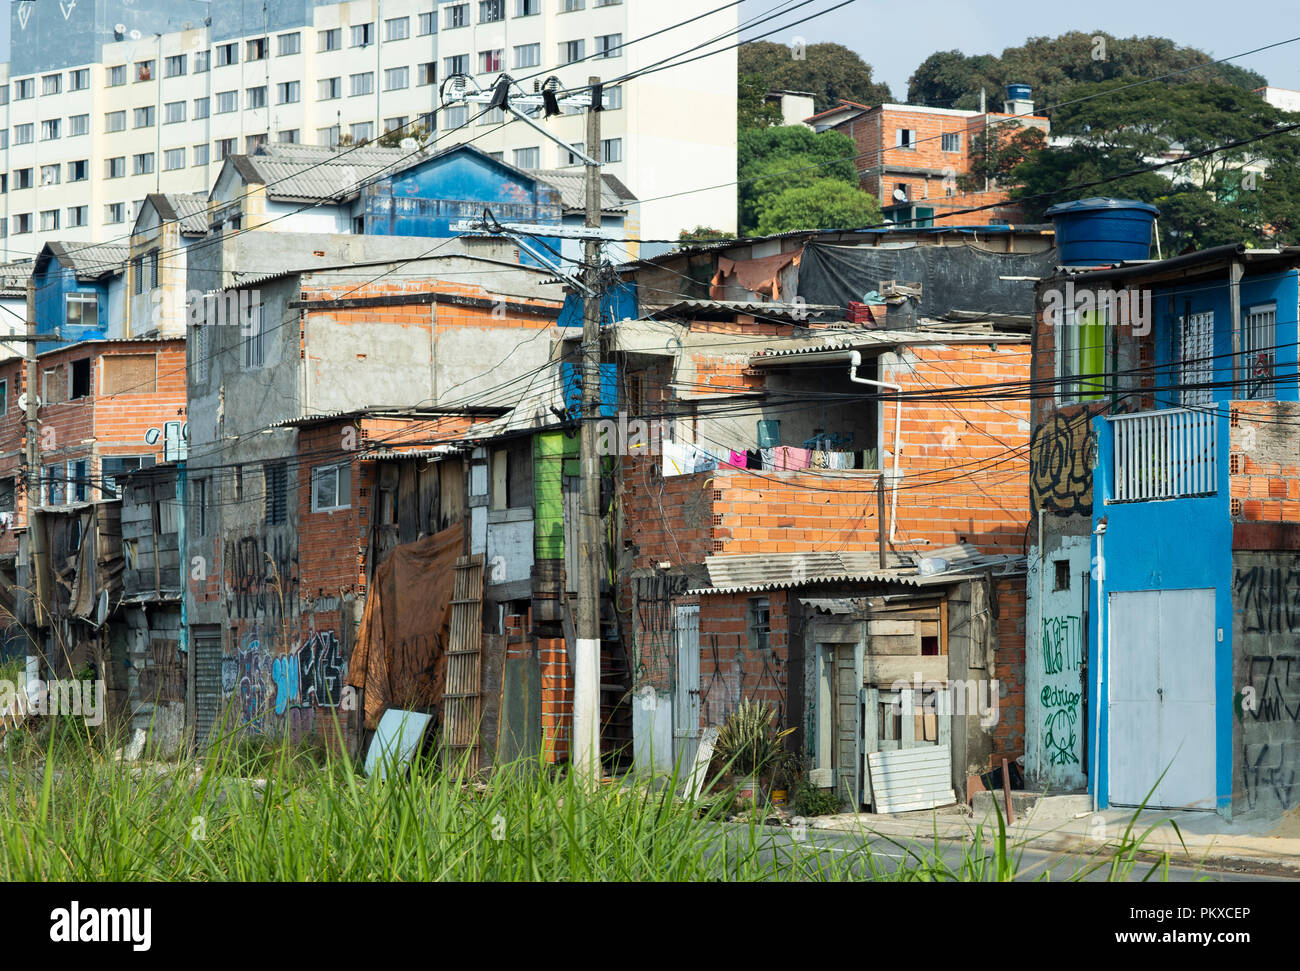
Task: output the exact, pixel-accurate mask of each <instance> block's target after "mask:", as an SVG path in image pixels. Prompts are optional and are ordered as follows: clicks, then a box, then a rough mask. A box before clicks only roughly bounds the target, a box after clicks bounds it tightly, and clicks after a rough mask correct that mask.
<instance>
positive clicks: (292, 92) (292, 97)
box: [275, 81, 302, 105]
mask: <svg viewBox="0 0 1300 971" xmlns="http://www.w3.org/2000/svg"><path fill="white" fill-rule="evenodd" d="M301 100H302V83H301V82H300V81H283V82H281V83H280V84H277V85H276V86H275V103H276V104H281V105H291V104H297V103H298V102H299V101H301Z"/></svg>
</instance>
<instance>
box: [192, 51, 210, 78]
mask: <svg viewBox="0 0 1300 971" xmlns="http://www.w3.org/2000/svg"><path fill="white" fill-rule="evenodd" d="M211 64H212V52H211V51H195V52H194V73H195V74H206V73H207V70H208V67H209V66H210V65H211Z"/></svg>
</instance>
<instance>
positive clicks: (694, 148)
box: [0, 0, 736, 260]
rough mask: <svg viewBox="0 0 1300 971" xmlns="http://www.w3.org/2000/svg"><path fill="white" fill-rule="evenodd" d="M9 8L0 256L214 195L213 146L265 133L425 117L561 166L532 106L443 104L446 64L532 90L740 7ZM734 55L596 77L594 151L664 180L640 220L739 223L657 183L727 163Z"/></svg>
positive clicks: (349, 134) (719, 26)
mask: <svg viewBox="0 0 1300 971" xmlns="http://www.w3.org/2000/svg"><path fill="white" fill-rule="evenodd" d="M11 7H12V10H11V32H12V36H13V44H12V57H11V60H10V62H9V63H8V64H7V65H3V66H0V216H2V217H3V219H2V221H0V250H2V255H0V258H2V259H6V260H11V259H12V260H17V259H24V258H31V257H32V256H34V255H35V254H36V253H38V252H39V251H40V248H41V246H42V245H43V244H44V243H45V242H46V241H47V240H49V239H51V238H57V239H60V240H66V241H69V242H103V241H109V240H114V239H119V238H120V237H125V236H126V235H127V234H129V232H130V229H131V223H132V221H133V220H134V218H135V216H136V214H137V212H138V210H139V208H140V206H141V205H142V203H143V200H144V199H145V197H146V196H147V195H148V194H150V193H201V194H206V193H207V192H208V190H209V189H210V187H211V185H212V183H213V180H214V179H215V177H216V175H217V173H218V172H219V170H220V168H221V163H222V161H223V160H224V159H225V158H226V157H227V156H229V155H234V154H249V153H252V152H254V151H256V150H257V148H258V147H259V146H260V145H263V144H266V143H267V142H279V143H303V144H317V145H327V146H335V145H338V144H339V143H340V142H341V141H342V142H347V141H349V140H350V141H354V142H355V141H362V140H370V139H374V138H377V137H380V136H382V135H383V134H384V133H385V132H386V131H391V130H394V129H406V126H411V128H414V127H415V126H416V125H418V124H423V125H425V126H426V127H427V128H430V129H431V130H436V132H437V134H438V137H439V138H440V142H439V147H445V146H446V145H450V144H454V143H456V142H461V141H469V140H471V139H473V140H474V143H475V144H476V145H477V146H478V147H479V148H481V149H483V150H484V151H485V152H487V153H489V154H491V155H493V156H495V157H498V158H500V159H502V160H504V161H507V162H510V163H511V164H514V165H516V166H518V167H520V168H527V169H531V168H548V169H553V168H557V167H565V166H569V165H572V164H574V162H575V161H576V159H575V158H574V157H573V156H572V155H571V154H570V153H569V152H568V151H567V150H564V149H561V148H560V147H559V146H558V145H556V144H555V143H554V142H553V141H551V140H549V139H547V138H546V137H544V136H543V135H542V134H541V133H540V132H539V131H537V130H536V129H534V128H532V127H530V126H528V125H525V124H521V123H513V124H509V125H503V124H502V122H503V120H504V119H503V117H502V116H501V113H500V111H495V112H489V113H487V114H483V116H482V117H481V118H480V117H478V116H479V115H480V114H482V108H481V107H479V106H478V105H466V104H459V105H453V106H450V107H448V108H446V109H445V110H443V111H440V110H439V108H440V101H439V98H440V96H439V88H440V85H441V82H442V81H443V80H444V79H445V78H446V77H447V75H448V74H453V73H461V74H466V75H469V76H471V77H473V78H474V79H475V82H474V83H476V84H477V85H479V86H480V87H482V88H489V87H490V86H491V84H492V82H493V81H494V80H495V79H496V78H497V77H498V76H499V75H500V74H501V73H503V72H507V73H510V74H511V75H512V76H513V77H515V78H516V79H519V80H520V81H521V82H522V83H521V87H523V88H524V89H525V90H531V89H532V87H533V83H532V82H533V81H534V80H536V81H538V82H541V81H543V80H545V79H546V78H548V77H551V76H555V77H556V78H558V80H559V82H560V84H561V85H562V86H564V87H565V88H569V87H577V86H581V85H584V84H585V83H586V82H587V79H588V77H590V76H600V77H601V78H602V79H605V80H609V81H615V80H617V79H618V78H619V77H621V76H623V75H627V74H630V73H632V72H636V71H638V70H641V69H645V68H648V67H650V66H652V65H655V64H657V63H658V62H659V61H661V60H663V59H664V58H667V57H669V56H671V55H673V54H677V53H679V52H683V51H686V50H687V49H688V48H691V47H694V46H695V45H697V44H699V43H700V42H701V39H702V38H703V39H707V38H713V37H718V38H719V40H718V44H717V45H716V46H718V47H724V46H726V45H727V43H729V42H730V41H731V40H732V38H731V37H730V35H729V34H728V32H729V31H731V30H734V29H735V26H736V12H735V10H734V9H732V10H731V11H729V12H723V13H718V14H712V15H709V16H708V17H705V18H702V19H700V20H696V21H695V22H694V23H692V24H691V25H689V27H683V28H679V29H669V30H666V31H665V32H664V33H663V34H661V35H658V36H655V37H652V38H651V37H648V36H647V35H650V34H652V33H654V32H656V31H659V30H662V29H664V28H669V27H671V26H672V25H674V24H678V23H680V22H682V21H685V20H687V19H689V18H691V17H693V16H696V15H697V13H698V11H697V10H696V9H694V6H693V5H692V4H691V3H689V2H688V0H668V2H662V3H657V4H641V3H632V2H624V0H474V2H461V3H447V2H442V3H434V0H386V2H385V0H352V2H341V3H332V2H326V3H317V4H304V3H299V4H283V5H273V6H265V7H263V6H262V5H246V4H242V3H237V2H235V0H212V2H211V3H195V2H190V3H180V4H176V3H172V4H162V3H157V2H151V0H87V2H85V3H82V4H76V5H69V6H64V5H59V4H50V5H38V4H35V3H32V2H30V0H24V2H20V3H15V4H12V5H11ZM642 38H645V40H641V39H642ZM634 42H635V43H634ZM735 58H736V55H735V52H734V50H732V51H726V52H723V53H719V54H717V55H716V56H711V57H707V58H704V59H701V60H698V61H695V62H693V63H691V64H688V65H685V66H682V67H674V68H671V69H668V70H660V71H656V72H655V73H653V74H649V75H647V76H646V77H644V78H643V79H638V80H636V82H635V83H628V84H612V85H610V86H609V87H608V88H606V89H605V92H604V104H605V107H606V108H607V109H608V110H607V111H605V112H604V113H603V114H602V116H601V122H602V136H603V138H602V144H603V154H604V158H605V161H606V162H607V163H608V168H607V172H608V173H609V174H611V175H613V176H615V177H617V178H618V179H619V180H621V181H622V182H623V183H624V184H625V185H627V186H628V187H629V188H630V189H631V191H632V193H634V194H635V195H636V196H638V197H640V198H652V199H656V200H657V201H655V202H652V203H651V204H650V205H648V206H646V207H645V209H644V211H643V214H642V221H643V226H642V232H643V234H644V235H645V236H647V237H650V238H665V239H667V238H674V237H675V236H676V235H677V233H678V232H679V230H680V229H682V228H684V227H690V226H695V225H697V224H699V223H707V224H709V225H713V226H717V227H719V228H722V229H725V230H728V231H734V229H735V205H734V191H733V190H731V189H726V188H724V189H717V190H713V191H711V192H699V193H691V194H689V195H685V196H675V197H674V198H671V199H664V198H660V197H663V196H666V195H673V194H676V193H681V192H683V191H684V190H690V189H695V188H697V187H701V186H712V185H720V184H724V183H729V182H732V181H734V179H735V106H736V97H735V70H736V64H735ZM472 87H473V85H471V88H472ZM687 105H689V109H690V110H686V106H687ZM471 118H472V119H473V123H472V124H468V125H465V126H464V127H463V128H461V127H460V126H462V125H464V123H465V122H466V121H467V120H469V119H471ZM546 125H547V127H548V128H549V129H550V130H551V131H553V132H554V133H555V134H556V136H558V137H559V138H560V139H561V140H562V141H563V142H564V143H566V144H570V145H572V144H577V143H580V142H581V141H582V140H583V138H584V130H585V129H584V121H583V118H582V116H581V112H580V111H573V112H572V113H571V114H570V115H568V116H566V115H561V116H559V117H555V118H552V119H550V120H549V121H547V122H546ZM457 128H460V130H459V131H456V132H455V133H452V130H453V129H457ZM406 130H410V129H406ZM575 171H577V170H576V169H575Z"/></svg>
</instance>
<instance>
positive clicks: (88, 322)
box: [63, 293, 99, 397]
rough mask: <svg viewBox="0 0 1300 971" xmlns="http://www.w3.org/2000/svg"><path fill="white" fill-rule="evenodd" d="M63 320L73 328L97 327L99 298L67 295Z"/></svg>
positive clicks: (83, 294)
mask: <svg viewBox="0 0 1300 971" xmlns="http://www.w3.org/2000/svg"><path fill="white" fill-rule="evenodd" d="M63 319H64V321H65V322H66V323H68V324H70V325H72V326H74V327H98V326H99V297H98V296H97V295H96V294H93V293H69V294H68V295H67V296H66V298H65V300H64V318H63ZM73 397H77V395H75V394H74V395H73Z"/></svg>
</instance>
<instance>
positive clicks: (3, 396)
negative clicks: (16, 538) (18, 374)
mask: <svg viewBox="0 0 1300 971" xmlns="http://www.w3.org/2000/svg"><path fill="white" fill-rule="evenodd" d="M7 414H9V381H8V379H7V378H0V415H7ZM8 481H9V485H10V488H11V489H12V488H13V480H12V479H10V480H8ZM10 498H11V499H12V496H11V497H10ZM9 509H13V503H12V502H10V504H9ZM2 511H5V510H4V502H3V500H0V512H2Z"/></svg>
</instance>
